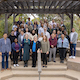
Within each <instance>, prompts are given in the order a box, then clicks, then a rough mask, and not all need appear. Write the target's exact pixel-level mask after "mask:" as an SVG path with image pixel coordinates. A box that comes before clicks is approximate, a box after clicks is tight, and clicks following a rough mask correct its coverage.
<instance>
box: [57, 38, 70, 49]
mask: <svg viewBox="0 0 80 80" xmlns="http://www.w3.org/2000/svg"><path fill="white" fill-rule="evenodd" d="M57 47H58V48H68V47H69V42H68V39H67V38H64V39H63V46H62V39H61V38H59V39H58V41H57Z"/></svg>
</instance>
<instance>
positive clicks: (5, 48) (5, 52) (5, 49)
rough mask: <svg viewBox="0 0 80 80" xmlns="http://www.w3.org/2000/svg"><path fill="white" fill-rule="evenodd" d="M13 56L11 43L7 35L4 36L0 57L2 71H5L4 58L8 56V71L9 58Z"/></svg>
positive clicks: (0, 41)
mask: <svg viewBox="0 0 80 80" xmlns="http://www.w3.org/2000/svg"><path fill="white" fill-rule="evenodd" d="M10 54H11V42H10V39H8V38H7V33H4V34H3V38H1V39H0V55H1V56H2V71H4V69H5V64H4V58H5V56H6V69H7V70H9V68H8V57H9V55H10Z"/></svg>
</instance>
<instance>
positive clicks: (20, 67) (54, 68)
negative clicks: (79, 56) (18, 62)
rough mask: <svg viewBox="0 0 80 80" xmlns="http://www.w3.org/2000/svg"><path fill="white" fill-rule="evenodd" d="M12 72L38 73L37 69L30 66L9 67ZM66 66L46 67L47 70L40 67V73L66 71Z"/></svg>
mask: <svg viewBox="0 0 80 80" xmlns="http://www.w3.org/2000/svg"><path fill="white" fill-rule="evenodd" d="M11 69H12V70H18V71H19V70H20V71H38V67H37V66H36V67H35V68H32V67H31V66H28V67H23V66H19V67H13V66H11ZM66 70H67V66H66V65H48V66H47V68H44V67H42V71H66Z"/></svg>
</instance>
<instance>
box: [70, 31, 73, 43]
mask: <svg viewBox="0 0 80 80" xmlns="http://www.w3.org/2000/svg"><path fill="white" fill-rule="evenodd" d="M73 35H74V32H71V38H70V39H71V41H72V38H73Z"/></svg>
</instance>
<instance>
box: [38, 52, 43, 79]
mask: <svg viewBox="0 0 80 80" xmlns="http://www.w3.org/2000/svg"><path fill="white" fill-rule="evenodd" d="M41 71H42V69H41V52H40V51H39V53H38V73H39V80H40V73H41Z"/></svg>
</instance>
